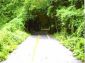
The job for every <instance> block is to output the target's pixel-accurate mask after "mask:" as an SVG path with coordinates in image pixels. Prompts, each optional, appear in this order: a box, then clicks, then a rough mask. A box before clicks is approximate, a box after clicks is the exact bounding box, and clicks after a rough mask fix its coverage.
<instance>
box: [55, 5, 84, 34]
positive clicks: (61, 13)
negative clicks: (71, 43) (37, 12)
mask: <svg viewBox="0 0 85 63" xmlns="http://www.w3.org/2000/svg"><path fill="white" fill-rule="evenodd" d="M56 12H57V14H56V16H57V17H59V18H60V20H61V22H62V26H61V27H63V28H65V31H67V33H74V32H75V31H76V30H77V29H78V28H79V26H80V25H81V23H82V22H83V10H82V9H76V8H75V7H73V6H70V7H68V8H66V7H64V8H61V9H57V11H56ZM81 29H83V28H81Z"/></svg>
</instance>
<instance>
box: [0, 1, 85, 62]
mask: <svg viewBox="0 0 85 63" xmlns="http://www.w3.org/2000/svg"><path fill="white" fill-rule="evenodd" d="M83 10H84V1H83V0H0V61H3V60H5V59H6V58H7V56H8V54H9V53H11V52H12V51H13V50H14V49H15V48H16V47H17V45H18V44H20V43H21V42H22V41H23V40H25V39H26V38H27V37H28V36H29V35H31V33H33V32H34V31H41V30H42V29H45V28H46V29H48V34H52V36H53V37H54V38H56V39H57V40H59V41H60V42H61V43H62V44H63V45H64V46H66V47H67V48H68V49H70V50H71V51H72V52H73V54H74V56H75V57H76V58H77V59H80V60H82V61H84V54H85V53H84V40H85V39H84V32H83V31H84V17H83V16H84V13H83Z"/></svg>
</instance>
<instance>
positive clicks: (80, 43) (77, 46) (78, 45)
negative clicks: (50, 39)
mask: <svg viewBox="0 0 85 63" xmlns="http://www.w3.org/2000/svg"><path fill="white" fill-rule="evenodd" d="M54 37H55V38H56V39H57V40H59V41H60V43H62V44H63V45H64V46H66V47H67V48H69V49H70V50H71V51H73V55H74V56H76V57H77V59H80V60H82V61H84V54H85V53H84V41H85V39H84V38H81V37H75V36H67V35H66V36H65V35H63V34H62V33H60V34H59V33H56V34H54Z"/></svg>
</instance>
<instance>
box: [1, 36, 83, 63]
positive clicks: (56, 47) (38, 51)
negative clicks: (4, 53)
mask: <svg viewBox="0 0 85 63" xmlns="http://www.w3.org/2000/svg"><path fill="white" fill-rule="evenodd" d="M2 63H81V61H79V60H77V59H76V58H74V57H73V55H72V52H71V51H69V50H68V49H67V48H65V47H64V46H63V45H62V44H60V43H59V41H57V40H55V39H53V38H51V37H49V36H48V35H42V36H30V37H28V38H27V39H26V40H25V41H24V42H23V43H22V44H20V45H19V46H18V48H17V49H16V50H14V52H13V53H11V54H10V55H9V56H8V59H7V60H6V61H4V62H2Z"/></svg>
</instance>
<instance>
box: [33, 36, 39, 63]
mask: <svg viewBox="0 0 85 63" xmlns="http://www.w3.org/2000/svg"><path fill="white" fill-rule="evenodd" d="M39 40H40V36H38V37H37V38H36V41H35V44H34V47H33V55H32V63H33V61H34V58H35V52H36V49H37V47H38V44H39Z"/></svg>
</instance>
